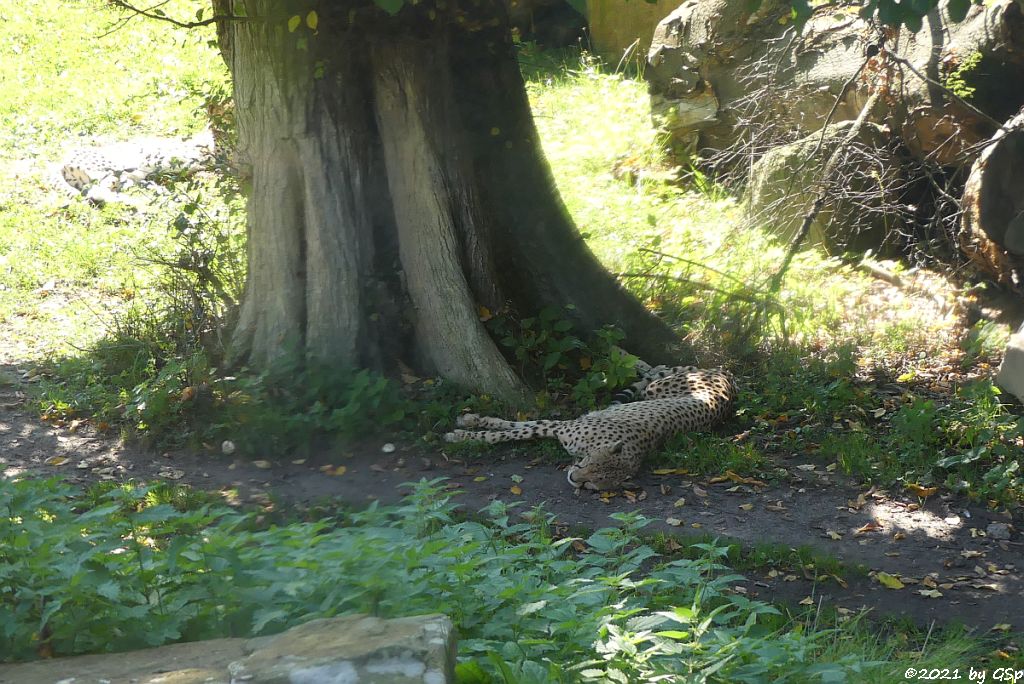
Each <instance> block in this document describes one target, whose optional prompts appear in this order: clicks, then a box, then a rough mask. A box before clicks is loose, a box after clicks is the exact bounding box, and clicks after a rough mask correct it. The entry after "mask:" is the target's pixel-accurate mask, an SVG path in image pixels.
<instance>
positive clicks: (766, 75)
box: [645, 0, 1024, 165]
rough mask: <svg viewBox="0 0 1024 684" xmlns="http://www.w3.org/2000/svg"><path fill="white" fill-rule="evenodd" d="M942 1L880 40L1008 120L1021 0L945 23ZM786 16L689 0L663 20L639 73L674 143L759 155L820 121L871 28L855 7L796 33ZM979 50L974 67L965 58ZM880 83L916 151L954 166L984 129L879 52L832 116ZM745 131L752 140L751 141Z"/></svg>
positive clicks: (782, 9) (850, 112)
mask: <svg viewBox="0 0 1024 684" xmlns="http://www.w3.org/2000/svg"><path fill="white" fill-rule="evenodd" d="M946 5H947V0H943V1H942V2H940V10H939V11H936V12H934V13H933V14H932V15H931V16H930V17H929V18H928V19H927V22H926V26H925V27H924V28H923V29H922V30H920V31H918V32H917V33H916V34H915V33H911V32H910V31H909V30H905V31H903V32H901V33H900V35H899V36H898V37H896V38H894V39H890V41H889V43H887V44H886V46H885V47H886V48H887V49H892V50H894V51H895V52H896V53H897V54H898V55H900V56H902V57H905V58H906V59H908V60H909V61H910V62H911V63H912V64H914V65H915V68H916V69H917V70H918V71H919V72H920V73H923V74H928V75H929V76H930V77H931V78H932V79H933V80H938V81H943V80H948V79H950V78H954V77H957V78H960V79H961V80H963V81H964V82H965V83H966V84H967V85H968V86H970V87H974V88H975V95H974V97H973V101H974V103H975V104H976V105H978V106H980V107H981V108H982V109H983V110H985V111H986V112H987V113H988V114H990V115H991V116H992V117H994V118H995V119H996V120H999V121H1002V120H1005V119H1006V118H1008V117H1010V116H1012V115H1013V113H1014V112H1015V111H1016V109H1017V108H1018V107H1019V106H1020V105H1021V104H1022V103H1024V89H1021V88H1020V87H1019V84H1020V83H1021V82H1022V80H1024V9H1022V8H1024V0H993V2H987V3H984V5H980V4H979V5H973V6H972V7H971V9H970V12H969V14H968V16H967V18H966V19H965V20H964V21H962V22H953V21H951V20H950V19H949V15H948V13H947V12H946V10H945V7H946ZM755 8H756V9H755ZM790 11H791V10H790V6H789V3H786V2H782V1H781V0H764V1H763V2H761V3H747V2H736V1H735V0H686V1H685V2H683V3H682V4H681V5H680V6H679V7H678V8H677V9H676V10H675V11H673V12H672V13H671V14H670V15H668V16H667V17H666V18H665V19H663V20H662V22H661V23H660V24H659V25H658V28H657V29H656V31H655V34H654V39H653V42H652V44H651V49H650V51H649V53H648V67H647V70H646V71H645V77H646V78H647V80H648V82H649V84H650V89H651V106H652V111H653V112H654V114H655V115H656V116H659V117H663V118H665V119H666V120H667V121H668V124H669V127H670V128H671V130H672V133H673V136H674V138H675V142H676V143H677V146H681V147H683V148H686V147H690V148H701V149H703V148H708V149H711V150H723V149H728V148H730V147H732V146H733V145H737V144H743V145H745V146H746V147H747V149H748V151H749V152H753V153H757V152H759V151H761V150H764V149H765V147H766V146H770V145H771V144H772V143H773V142H777V141H780V140H781V141H783V142H789V141H791V140H793V139H794V138H797V137H800V136H801V135H807V134H809V133H811V132H813V131H816V130H819V129H820V128H821V127H822V126H823V125H824V124H825V121H826V118H827V117H828V115H829V112H830V111H831V110H832V108H833V105H834V104H835V100H836V96H837V95H838V94H839V93H840V91H841V89H842V87H843V85H844V84H845V83H846V82H847V81H849V80H850V79H851V78H852V77H853V76H854V74H855V72H856V70H857V68H858V67H859V66H860V64H861V63H862V62H863V61H864V52H865V47H866V46H867V45H868V43H869V42H870V41H872V40H873V39H874V38H873V36H874V35H875V33H874V31H873V30H872V29H871V27H870V26H869V25H868V24H867V23H866V22H865V21H864V20H862V19H860V18H859V16H858V14H857V11H856V8H855V7H849V6H843V5H840V4H828V3H826V4H824V5H822V6H821V7H820V8H818V9H816V10H815V13H814V15H813V16H812V17H811V18H810V19H809V20H808V21H807V23H806V25H805V26H804V27H803V29H802V31H800V32H799V33H797V32H795V31H794V28H793V26H792V24H791V22H790V21H789V14H790ZM976 52H977V53H979V54H980V55H981V58H980V62H978V63H974V62H971V61H968V58H969V57H970V56H971V55H973V54H975V53H976ZM971 65H973V66H971ZM879 72H881V73H882V74H889V76H888V77H887V78H888V81H886V79H884V78H882V79H876V77H875V74H876V73H879ZM878 83H881V84H883V85H884V87H886V88H887V90H888V92H890V93H891V95H889V96H888V97H887V100H889V101H890V107H889V112H888V115H887V116H888V120H889V121H891V122H892V127H893V132H894V134H895V135H897V136H898V137H899V138H901V139H902V140H903V141H904V142H905V144H906V146H907V148H908V149H909V150H910V151H911V153H912V154H913V155H914V156H917V157H920V158H924V157H925V156H927V157H928V158H929V159H930V160H932V161H935V162H937V163H939V164H943V165H946V164H960V163H963V156H964V153H965V152H969V150H970V147H971V145H972V144H974V143H976V142H978V141H981V140H984V139H985V138H987V137H988V136H989V135H991V132H992V125H991V122H990V121H989V120H987V119H985V118H983V117H979V116H978V115H977V114H976V113H974V112H973V111H971V110H970V109H968V108H966V107H963V106H962V105H961V104H959V103H958V102H957V101H956V100H955V99H953V98H950V97H949V96H948V95H947V94H946V93H944V92H943V91H942V89H941V88H936V87H935V86H930V85H929V84H928V83H927V82H925V81H924V80H922V79H920V78H918V77H917V76H915V75H914V74H912V73H911V72H910V71H909V70H907V69H905V68H896V69H890V67H888V66H887V65H886V64H885V63H883V62H881V61H879V60H878V59H877V58H876V60H875V62H874V63H872V64H871V65H869V68H868V70H867V75H866V76H865V75H862V77H861V78H859V79H856V80H854V83H853V87H851V88H850V89H849V91H848V92H847V93H846V95H845V97H844V98H843V99H842V100H841V101H840V102H839V103H838V105H837V106H836V111H835V113H834V116H833V118H832V119H831V120H832V121H842V120H846V119H853V118H856V116H857V113H858V112H859V111H860V109H861V107H862V106H863V104H864V102H866V101H867V98H868V97H869V94H870V92H871V90H872V88H873V87H876V84H878ZM752 129H756V130H752ZM752 133H756V136H757V139H756V140H753V141H751V140H750V139H749V137H748V136H750V135H751V134H752ZM969 159H970V157H969V154H968V161H969Z"/></svg>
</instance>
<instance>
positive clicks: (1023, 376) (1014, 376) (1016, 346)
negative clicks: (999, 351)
mask: <svg viewBox="0 0 1024 684" xmlns="http://www.w3.org/2000/svg"><path fill="white" fill-rule="evenodd" d="M996 384H997V385H999V386H1000V387H1001V388H1003V389H1004V390H1006V391H1007V392H1009V393H1010V394H1012V395H1013V396H1015V397H1017V400H1018V401H1020V402H1022V403H1024V325H1022V326H1021V327H1020V329H1019V330H1017V332H1015V333H1014V334H1013V335H1011V336H1010V342H1009V343H1008V344H1007V345H1006V353H1005V354H1004V355H1003V362H1002V363H1001V364H999V372H998V373H996Z"/></svg>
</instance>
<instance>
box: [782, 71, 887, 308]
mask: <svg viewBox="0 0 1024 684" xmlns="http://www.w3.org/2000/svg"><path fill="white" fill-rule="evenodd" d="M869 59H870V58H869ZM866 63H867V60H865V64H866ZM863 68H864V65H861V69H863ZM859 72H860V70H858V73H859ZM881 93H882V88H876V89H875V92H874V93H872V94H871V97H869V98H868V101H867V102H865V103H864V108H863V109H861V112H860V115H859V116H858V117H857V120H856V121H854V122H853V126H851V127H850V130H849V132H848V133H847V134H846V136H845V137H844V138H843V139H842V140H841V141H840V142H839V144H838V145H836V147H835V148H834V149H833V150H832V152H831V153H830V154H829V156H828V161H826V162H825V166H824V168H823V169H822V171H821V177H820V178H819V179H818V182H817V196H816V197H815V199H814V202H813V203H812V204H811V208H810V209H809V210H808V211H807V213H806V214H805V215H804V220H803V222H802V223H801V224H800V230H798V231H797V233H796V236H795V237H794V238H793V241H792V242H791V243H789V247H788V248H787V249H786V256H785V257H784V258H783V260H782V265H781V266H779V270H778V271H776V272H775V274H774V275H773V276H772V277H771V279H770V280H769V281H768V283H769V285H768V290H769V291H770V292H772V293H775V292H778V291H779V289H780V288H781V286H782V279H783V278H784V277H785V275H786V271H787V270H788V269H789V264H790V263H791V262H792V261H793V257H794V256H796V253H797V250H799V249H800V245H801V244H802V243H803V241H804V239H805V238H806V237H807V234H808V233H810V232H811V226H812V225H813V223H814V219H815V218H817V217H818V214H819V213H821V210H822V208H823V207H824V206H825V200H826V199H827V198H828V179H829V178H830V177H831V176H832V174H833V173H834V172H835V170H836V167H837V166H838V165H839V152H840V151H841V150H843V149H844V148H846V147H847V146H848V145H849V144H850V143H851V142H853V141H854V139H856V137H857V135H858V134H859V133H860V129H861V128H862V127H863V126H864V122H865V121H866V120H867V118H868V115H869V114H870V113H871V110H872V109H874V108H875V104H876V103H877V102H878V100H879V98H880V96H881ZM822 133H823V134H822V140H824V129H822ZM820 146H821V140H819V141H818V147H820ZM818 147H816V148H815V149H816V150H817V149H818Z"/></svg>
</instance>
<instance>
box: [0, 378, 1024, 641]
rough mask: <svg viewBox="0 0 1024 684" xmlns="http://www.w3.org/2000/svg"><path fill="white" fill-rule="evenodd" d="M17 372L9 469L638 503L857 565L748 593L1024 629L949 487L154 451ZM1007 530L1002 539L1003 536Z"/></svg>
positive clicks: (1023, 596)
mask: <svg viewBox="0 0 1024 684" xmlns="http://www.w3.org/2000/svg"><path fill="white" fill-rule="evenodd" d="M26 376H27V374H26V373H25V372H24V371H23V370H21V369H19V368H17V367H15V366H11V365H8V366H0V378H4V380H2V381H0V473H3V474H4V476H6V477H26V476H30V477H52V476H58V477H61V478H63V479H65V480H68V481H70V482H73V483H79V484H88V483H91V482H95V481H98V480H102V479H108V480H109V479H113V480H116V481H123V480H129V479H131V480H135V481H149V480H153V479H165V480H173V481H177V482H181V483H187V484H190V485H192V486H194V487H196V488H200V489H204V490H214V491H216V490H225V491H227V490H236V491H237V493H238V499H239V500H240V501H241V502H243V503H252V504H257V505H272V502H280V503H317V502H323V501H325V500H334V501H338V500H340V501H345V502H347V503H352V504H360V503H368V502H370V501H372V500H378V501H380V502H381V503H389V502H394V501H397V500H398V499H400V498H401V496H402V493H403V492H404V491H406V489H405V488H403V486H402V484H403V483H408V482H410V481H418V480H420V479H421V478H427V479H432V478H437V477H445V478H448V480H447V486H448V487H450V488H451V489H452V490H455V491H458V492H459V496H458V500H459V501H460V502H461V504H462V505H463V506H465V508H466V509H467V510H470V511H476V510H479V509H481V508H483V507H484V506H486V505H487V504H488V503H489V502H491V501H493V500H495V499H501V500H503V501H506V502H512V501H521V502H523V509H528V508H529V507H531V506H534V505H537V504H541V503H543V504H544V508H545V510H546V511H548V512H549V513H552V514H554V515H555V516H557V520H558V523H559V524H560V525H562V526H564V527H565V529H567V530H568V531H569V532H570V533H572V534H584V535H585V533H584V531H585V530H588V529H595V528H598V527H603V526H608V525H614V524H615V521H613V520H611V519H610V518H609V515H610V514H612V513H615V512H618V511H634V510H635V511H639V512H641V513H643V514H644V515H646V516H649V517H652V518H658V519H659V520H658V522H655V523H653V524H652V525H651V526H650V527H649V528H648V530H649V531H656V532H664V533H665V534H666V535H669V538H670V539H676V538H678V539H679V540H680V543H683V544H685V543H687V541H692V540H693V539H694V537H696V536H698V535H704V534H706V535H710V536H712V537H718V538H720V539H722V540H733V541H738V542H741V543H742V544H744V546H746V547H748V548H750V547H753V546H755V545H762V544H776V545H781V546H782V547H784V548H785V547H792V548H797V547H800V546H810V547H812V548H814V549H815V550H817V551H820V552H822V553H823V554H826V555H829V556H833V557H835V558H836V559H838V560H840V561H841V562H842V563H844V564H846V565H847V566H848V567H850V568H859V569H853V570H849V571H847V572H844V573H843V576H842V578H841V579H840V578H836V577H833V576H828V575H826V576H825V577H823V578H822V577H820V576H819V577H818V579H817V581H815V577H814V574H815V572H814V571H813V570H807V569H804V568H800V567H795V566H794V567H789V568H786V567H780V568H777V569H774V570H773V569H770V568H762V569H759V570H757V571H754V572H750V573H747V577H748V581H747V582H746V584H745V587H743V588H745V590H746V592H747V595H748V596H750V597H752V598H759V599H764V600H769V601H781V602H785V603H789V604H791V605H792V604H800V603H802V604H803V605H818V604H819V603H820V604H821V605H826V606H827V605H831V606H833V607H835V608H837V609H839V610H840V611H841V612H845V611H847V610H849V611H859V610H862V609H870V610H871V611H872V613H873V614H875V615H886V616H893V615H894V616H900V617H905V618H910V619H912V620H913V621H915V622H916V623H918V624H920V625H922V626H927V625H928V624H930V623H931V622H932V621H934V622H935V623H937V624H946V623H950V622H961V623H964V624H966V625H969V626H972V627H975V628H978V629H980V630H988V629H990V628H992V627H995V626H999V627H998V628H999V629H1004V630H1005V629H1008V628H1012V629H1015V630H1020V629H1024V617H1022V616H1024V577H1022V569H1024V568H1022V567H1021V565H1022V564H1024V561H1022V560H1021V550H1022V547H1024V543H1022V542H1021V540H1020V537H1019V535H1018V533H1017V531H1016V528H1015V527H1014V524H1013V523H1014V521H1012V520H1010V519H1009V518H1007V517H1004V516H1001V515H997V514H993V513H991V512H989V511H986V510H985V509H984V508H983V507H982V506H979V505H975V504H972V505H968V504H967V503H966V502H965V501H962V500H958V499H956V498H947V497H942V496H933V497H931V498H929V499H927V500H926V501H925V502H924V504H923V505H920V507H918V506H919V504H920V501H919V500H918V499H917V497H907V496H903V495H902V494H900V493H886V492H880V491H865V490H864V489H863V488H856V487H854V486H851V484H850V483H848V482H846V481H844V479H843V478H841V477H840V476H838V475H836V474H833V473H828V472H826V471H825V469H824V468H823V467H822V466H821V465H820V464H818V465H813V464H810V463H805V462H798V461H797V460H793V462H787V463H782V464H780V465H783V466H785V468H786V469H787V471H789V472H790V473H793V474H792V475H791V476H790V478H789V479H788V480H786V481H783V482H780V483H776V484H771V485H766V486H762V483H757V482H748V483H743V482H736V481H732V480H726V481H725V482H714V481H712V480H710V479H709V478H707V477H700V478H692V477H689V476H686V475H680V474H677V473H675V472H671V473H668V474H660V475H659V474H656V473H654V472H651V471H650V470H647V471H644V472H642V473H641V475H640V477H639V478H638V479H637V480H636V487H633V488H631V489H630V490H629V491H626V492H619V493H617V495H615V496H611V497H607V496H606V497H601V496H598V495H595V494H593V493H582V494H579V495H576V494H574V493H573V490H572V488H571V487H569V485H568V484H567V483H566V481H565V477H564V472H563V470H562V468H564V465H565V463H564V462H561V463H556V462H554V461H553V460H551V459H547V458H534V459H533V460H530V458H531V457H529V456H524V455H523V452H522V451H519V452H516V451H508V450H506V451H494V452H487V453H482V454H480V455H473V456H470V457H467V456H465V455H460V456H458V457H456V456H447V455H445V454H444V453H443V452H441V451H439V450H435V451H426V450H424V449H422V448H418V447H406V446H403V445H401V444H398V445H395V449H394V451H391V446H385V445H384V444H367V445H364V446H363V447H362V448H360V449H356V450H354V451H352V452H351V453H347V452H346V453H340V452H336V453H331V452H325V453H322V454H319V455H317V456H315V457H310V458H307V459H299V458H295V459H292V460H287V459H286V460H283V461H282V462H281V463H279V464H270V463H267V462H261V461H253V460H250V459H246V458H243V457H235V456H225V455H222V454H219V453H187V452H173V453H170V452H165V453H159V452H152V451H148V450H146V449H143V448H140V447H137V446H131V445H128V446H126V445H124V444H122V443H120V442H119V441H118V440H116V439H113V438H110V437H107V436H103V435H99V434H96V433H95V432H93V431H92V430H91V428H89V427H88V426H85V427H82V428H80V429H79V430H75V431H72V430H71V429H69V428H68V427H60V428H58V427H53V426H50V425H48V424H45V423H43V422H41V421H40V420H39V418H38V416H37V414H36V412H35V411H34V410H33V407H32V406H29V405H26V392H25V389H26V388H25V383H26V382H28V380H27V379H26ZM298 461H301V462H298ZM339 466H343V468H339ZM520 478H521V479H520ZM680 499H682V500H683V502H682V503H681V505H677V504H680ZM666 521H668V522H666ZM669 523H671V524H669ZM1006 532H1009V538H1002V537H1004V536H1006V535H1005V533H1006ZM670 545H671V544H670ZM877 573H887V574H888V575H890V576H892V577H896V578H899V579H900V580H901V581H902V583H903V584H904V586H903V588H900V589H890V588H886V587H884V586H883V584H882V583H881V581H880V577H879V575H878V574H877ZM819 574H820V573H819ZM883 579H887V578H883ZM742 590H743V589H742V588H741V591H742ZM922 592H923V593H922Z"/></svg>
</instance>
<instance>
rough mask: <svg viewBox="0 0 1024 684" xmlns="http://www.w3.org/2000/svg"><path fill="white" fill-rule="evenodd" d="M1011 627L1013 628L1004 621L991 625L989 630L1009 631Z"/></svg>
mask: <svg viewBox="0 0 1024 684" xmlns="http://www.w3.org/2000/svg"><path fill="white" fill-rule="evenodd" d="M1011 629H1013V625H1010V624H1007V623H1005V622H1000V623H999V624H998V625H992V629H991V630H989V631H991V632H1009V631H1010V630H1011Z"/></svg>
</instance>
